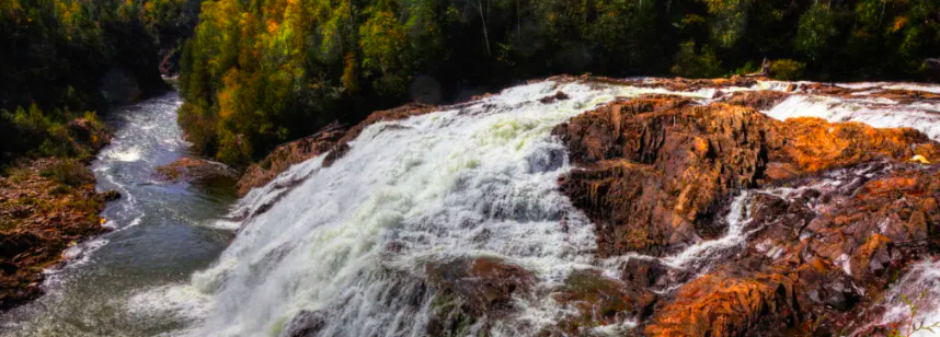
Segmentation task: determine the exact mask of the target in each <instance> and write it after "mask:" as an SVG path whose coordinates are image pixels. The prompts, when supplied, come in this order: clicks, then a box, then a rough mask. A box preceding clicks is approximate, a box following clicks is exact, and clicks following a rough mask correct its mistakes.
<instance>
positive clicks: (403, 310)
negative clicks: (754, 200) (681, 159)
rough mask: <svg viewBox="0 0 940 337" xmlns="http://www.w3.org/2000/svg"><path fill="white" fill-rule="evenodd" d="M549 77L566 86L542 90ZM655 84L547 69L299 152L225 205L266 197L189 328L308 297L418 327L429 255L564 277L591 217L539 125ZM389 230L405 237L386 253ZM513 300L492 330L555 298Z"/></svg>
mask: <svg viewBox="0 0 940 337" xmlns="http://www.w3.org/2000/svg"><path fill="white" fill-rule="evenodd" d="M559 90H560V91H563V92H565V93H566V94H567V95H568V96H569V97H570V99H567V100H560V101H557V102H554V103H551V104H542V103H539V102H538V100H539V99H540V98H542V97H545V96H548V95H552V94H554V93H555V92H557V91H559ZM656 91H662V90H661V89H635V88H626V87H608V88H602V89H596V88H591V87H588V86H586V85H583V84H578V83H569V84H561V85H558V84H555V83H552V82H542V83H537V84H531V85H526V86H520V87H516V88H512V89H508V90H506V91H504V92H503V93H502V94H500V95H497V96H493V97H491V98H487V99H484V100H482V101H480V102H476V103H475V104H473V105H471V106H467V107H463V108H460V109H454V110H449V111H440V112H437V113H434V114H429V115H423V116H418V117H412V118H409V119H406V120H402V121H397V122H390V123H378V124H375V125H372V126H369V127H368V128H366V129H365V130H364V131H363V132H362V134H361V135H360V136H359V137H358V138H357V139H356V140H355V141H353V142H352V143H351V144H350V146H351V150H350V151H349V152H348V153H347V154H346V155H345V156H344V157H342V158H341V159H339V160H338V161H336V162H335V163H334V164H333V165H332V166H331V167H327V168H325V167H322V165H321V164H322V157H320V158H316V159H313V160H310V161H307V162H305V163H302V164H300V165H297V166H295V167H293V168H291V169H290V170H289V171H287V172H285V174H283V175H282V176H281V177H279V178H278V179H277V180H276V181H275V182H273V183H271V184H269V185H268V186H266V187H264V188H261V189H257V190H255V191H252V192H251V193H250V194H249V195H248V196H246V197H245V198H243V200H242V202H241V204H240V209H239V210H236V211H235V212H234V213H236V214H252V213H256V211H257V210H258V209H261V208H268V207H269V208H268V209H266V211H264V212H263V213H261V214H259V215H256V216H251V217H249V218H248V219H247V220H245V222H244V223H242V224H240V226H241V229H240V232H239V235H238V237H237V239H236V240H235V241H234V242H233V243H232V245H231V247H230V248H228V249H227V250H226V251H225V253H224V254H223V256H222V257H221V258H220V261H219V262H218V263H217V264H216V265H215V266H214V267H212V268H210V269H208V270H205V271H203V272H200V273H197V274H196V275H195V276H194V277H193V281H192V285H185V286H181V287H184V288H185V287H194V288H195V289H197V290H198V291H200V292H201V293H202V294H203V296H202V297H203V300H204V301H205V303H204V304H203V305H196V306H190V307H192V308H194V309H193V311H195V313H194V315H196V316H200V313H202V312H203V311H208V312H209V314H208V315H207V316H206V317H201V319H203V321H202V324H201V326H198V327H195V328H193V330H191V331H188V332H187V333H190V334H192V335H207V334H211V335H216V336H271V335H276V334H277V332H278V331H280V330H281V329H283V328H284V325H285V324H286V322H288V321H289V320H290V319H291V318H293V317H294V316H295V315H297V314H298V313H299V312H300V311H301V310H316V311H321V312H326V313H327V317H329V319H328V320H327V321H326V326H325V327H324V328H323V330H322V331H323V332H322V334H323V335H327V336H375V335H384V334H385V333H389V334H394V335H416V336H420V335H422V334H423V333H424V330H423V329H424V328H425V327H426V325H427V323H428V322H427V316H428V315H427V312H428V310H431V309H432V308H431V306H430V303H431V300H432V299H433V298H432V297H433V294H431V295H424V294H423V293H421V292H420V287H418V286H417V283H418V280H421V279H423V278H424V275H423V273H424V268H425V265H426V264H427V263H428V262H433V261H446V260H448V259H452V258H456V257H475V256H495V257H500V258H503V259H505V260H506V261H507V262H509V263H513V264H517V265H520V266H522V267H524V268H525V269H527V270H530V271H533V272H534V273H535V274H536V275H537V278H538V282H539V284H540V285H542V286H550V285H552V284H558V283H560V282H561V281H562V280H563V279H564V277H566V275H567V274H568V273H569V272H570V271H572V270H574V269H577V268H585V267H588V266H590V265H591V264H592V263H593V259H594V257H593V251H594V249H595V245H596V244H595V238H594V233H593V225H591V224H590V223H589V221H588V220H587V219H586V218H585V217H584V216H583V215H582V214H581V213H580V212H579V211H577V210H575V209H574V208H573V207H572V206H571V205H570V202H569V201H568V200H567V199H566V198H565V197H564V196H563V195H562V194H561V193H560V192H559V191H558V189H557V179H558V178H559V177H560V176H561V174H563V173H565V172H567V171H568V170H569V169H570V166H569V165H568V163H567V155H566V152H565V149H564V147H563V146H562V145H561V144H560V142H558V141H557V140H556V139H554V138H553V137H551V136H550V132H551V130H552V128H553V127H554V126H556V125H558V124H560V123H562V122H564V121H566V120H567V119H568V118H570V117H573V116H576V115H578V114H580V113H581V112H584V111H586V110H588V109H592V108H594V107H596V106H597V105H598V104H601V103H605V102H608V101H610V100H612V99H614V98H615V97H618V96H630V95H635V94H639V93H645V92H656ZM684 94H685V95H691V96H694V97H699V98H703V99H704V98H705V97H708V96H707V95H709V94H708V93H684ZM291 181H294V182H291ZM294 184H296V186H293V188H284V187H283V186H286V185H294ZM282 194H286V195H282ZM275 201H276V202H275ZM562 219H564V221H565V222H566V223H567V229H564V228H563V225H562ZM219 226H221V227H231V226H232V223H231V222H222V223H220V224H219ZM392 242H395V243H398V244H400V245H403V246H404V247H405V248H404V249H403V250H402V252H401V253H390V252H389V251H388V249H387V246H388V245H389V244H390V243H392ZM164 292H165V293H168V294H169V293H170V291H168V290H164ZM175 292H176V293H179V292H180V291H179V290H175ZM168 296H170V295H168ZM416 297H417V298H416ZM519 301H523V300H522V299H519ZM154 302H159V301H154ZM169 303H178V302H174V301H169ZM171 307H172V308H168V309H169V310H174V309H178V308H177V307H178V305H175V306H171ZM520 307H523V308H526V309H525V310H522V311H521V313H520V314H518V315H517V317H514V321H515V322H516V324H512V325H509V324H494V325H493V326H492V328H491V330H492V331H491V332H492V333H493V334H494V335H495V336H500V335H514V334H518V333H524V334H527V335H528V334H532V333H534V331H535V329H537V328H538V327H539V326H541V325H543V324H545V323H546V322H550V321H551V320H552V319H553V317H555V315H557V314H559V313H557V312H555V310H557V308H554V306H553V305H552V301H539V302H537V303H523V304H521V305H520ZM206 308H208V309H206Z"/></svg>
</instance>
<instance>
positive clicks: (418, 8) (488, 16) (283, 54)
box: [180, 0, 940, 164]
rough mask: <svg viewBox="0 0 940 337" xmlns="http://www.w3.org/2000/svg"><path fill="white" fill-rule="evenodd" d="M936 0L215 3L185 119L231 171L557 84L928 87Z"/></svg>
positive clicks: (198, 42)
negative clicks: (762, 73) (765, 72)
mask: <svg viewBox="0 0 940 337" xmlns="http://www.w3.org/2000/svg"><path fill="white" fill-rule="evenodd" d="M938 13H940V1H937V0H903V1H901V0H856V1H848V0H843V1H840V0H834V1H808V0H761V1H758V0H667V1H655V0H619V1H599V0H593V1H592V0H588V1H567V0H540V1H533V0H398V1H396V0H217V1H209V2H205V3H203V9H202V15H201V20H200V24H199V26H198V28H197V29H196V33H195V37H194V38H193V39H192V40H191V41H190V42H189V43H188V45H187V47H186V51H185V53H184V60H183V62H182V66H183V69H182V70H183V71H182V78H181V82H180V86H181V89H182V91H183V94H184V96H185V98H186V100H187V103H186V105H185V107H184V109H183V110H182V114H181V117H180V122H181V123H182V125H183V127H184V128H185V130H186V131H187V133H188V136H189V139H190V140H191V141H192V142H193V143H194V144H195V145H196V148H197V149H199V150H201V151H202V152H204V153H206V154H208V155H210V156H215V157H216V158H218V159H220V160H222V161H224V162H227V163H233V164H245V163H247V162H250V161H252V160H255V159H257V158H258V157H259V156H262V155H264V154H265V153H266V152H267V151H269V150H270V149H271V148H272V147H273V146H274V145H275V144H278V143H281V142H283V141H285V140H290V139H295V138H298V137H301V136H304V135H307V134H310V133H312V132H313V131H315V130H316V129H317V128H319V127H321V126H323V125H325V124H326V123H328V122H330V121H332V120H334V119H340V120H343V121H346V122H354V121H357V120H360V119H362V118H363V117H364V116H365V115H366V114H368V113H369V112H371V111H373V110H376V109H380V108H388V107H390V106H394V105H397V104H400V103H402V102H405V101H409V100H416V101H422V102H426V103H437V102H442V101H453V100H461V99H466V98H468V97H469V96H471V95H473V94H479V93H482V92H484V91H488V90H495V89H498V88H500V87H502V86H505V85H507V84H511V83H513V82H518V81H520V80H525V79H529V78H533V77H541V76H546V75H549V74H557V73H584V72H591V73H594V74H598V75H608V76H632V75H669V74H674V75H678V76H686V77H712V76H723V75H728V74H732V73H738V74H743V73H750V72H756V71H758V70H759V69H760V66H761V61H762V60H763V59H764V58H769V59H771V60H776V61H774V62H771V63H770V64H769V65H770V66H771V67H770V68H771V69H772V70H774V71H775V72H776V74H777V75H778V77H780V78H811V79H817V80H834V79H840V80H852V79H871V78H878V79H894V78H907V79H925V78H927V77H928V76H929V73H928V71H927V70H928V69H926V68H925V67H924V66H923V64H924V59H925V58H927V57H929V56H935V55H930V54H929V53H930V52H931V51H936V50H938V49H936V48H937V47H938V46H940V42H938V40H940V36H938V22H937V20H938V19H940V17H938V16H940V14H938Z"/></svg>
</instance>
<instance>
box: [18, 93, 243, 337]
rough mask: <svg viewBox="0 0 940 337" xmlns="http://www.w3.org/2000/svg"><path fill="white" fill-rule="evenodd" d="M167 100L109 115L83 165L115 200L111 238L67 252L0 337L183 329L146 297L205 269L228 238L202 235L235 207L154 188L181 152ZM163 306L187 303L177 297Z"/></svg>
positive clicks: (190, 191)
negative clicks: (105, 139)
mask: <svg viewBox="0 0 940 337" xmlns="http://www.w3.org/2000/svg"><path fill="white" fill-rule="evenodd" d="M180 104H182V102H181V100H180V97H179V96H178V95H177V94H176V93H168V94H165V95H162V96H159V97H155V98H151V99H147V100H143V101H141V102H139V103H137V104H133V105H130V106H126V107H123V108H120V109H117V110H115V111H113V112H112V113H111V114H110V115H109V116H108V117H107V118H105V122H106V123H107V124H108V125H109V126H110V127H112V128H113V130H114V139H113V141H112V143H111V144H110V145H109V146H108V147H106V148H105V149H103V150H102V151H101V152H100V153H99V154H98V156H97V159H96V160H95V161H94V163H93V164H92V170H93V171H94V174H95V176H96V178H97V180H98V185H97V188H98V190H99V191H107V190H116V191H118V192H120V193H121V194H122V198H121V199H120V200H118V201H115V202H112V203H109V205H108V207H107V209H106V210H105V211H104V213H103V214H102V217H104V218H105V219H107V220H108V222H107V224H106V226H108V227H111V228H113V231H111V232H109V233H107V234H105V235H102V236H100V237H97V238H94V239H92V240H90V241H87V242H85V243H83V244H80V245H79V246H76V247H73V248H71V249H70V250H69V251H68V252H67V253H66V254H67V255H69V256H71V262H70V263H69V264H68V265H67V266H66V267H65V268H62V269H59V270H55V271H51V272H48V273H49V275H48V276H47V280H46V282H45V284H44V289H45V292H46V294H45V295H44V296H42V297H41V298H40V299H38V300H36V301H34V302H31V303H29V304H27V305H24V306H21V307H18V308H16V309H14V310H12V311H10V312H8V313H6V314H4V315H3V316H0V335H2V336H153V335H159V334H161V333H164V332H167V331H172V330H175V329H178V328H179V327H180V326H182V325H185V324H187V323H188V321H187V318H186V317H180V316H178V315H174V314H172V313H173V312H174V311H172V310H154V307H153V306H151V305H150V304H151V303H146V302H150V301H149V300H148V298H147V296H148V294H151V293H152V291H153V289H159V288H161V287H166V286H168V285H172V284H177V283H183V282H187V281H188V280H189V276H190V275H191V274H192V272H193V271H195V270H199V269H204V268H206V267H208V266H209V265H210V264H211V263H212V261H214V260H215V259H216V258H217V257H218V256H219V254H220V253H221V251H222V250H223V249H224V248H225V247H226V246H227V245H228V242H229V241H230V240H231V239H232V237H233V233H232V232H231V231H226V230H219V229H214V228H211V227H208V226H207V225H206V224H207V223H209V220H210V219H217V218H219V217H220V216H222V215H224V214H225V213H226V212H227V210H228V208H229V206H230V205H231V204H232V202H233V201H234V200H235V198H234V191H233V190H232V189H231V187H229V188H225V187H217V186H195V185H190V184H186V183H177V184H169V183H161V182H158V181H156V179H155V178H154V171H155V169H156V167H158V166H160V165H164V164H167V163H170V162H172V161H174V160H176V159H177V158H180V157H182V156H185V155H187V154H188V145H187V143H186V142H184V141H183V138H182V131H181V130H180V129H179V126H178V125H177V123H176V110H177V108H179V106H180ZM178 295H179V299H180V301H178V302H174V303H168V302H167V301H161V303H163V304H168V305H183V306H185V305H186V304H187V294H185V293H180V294H178Z"/></svg>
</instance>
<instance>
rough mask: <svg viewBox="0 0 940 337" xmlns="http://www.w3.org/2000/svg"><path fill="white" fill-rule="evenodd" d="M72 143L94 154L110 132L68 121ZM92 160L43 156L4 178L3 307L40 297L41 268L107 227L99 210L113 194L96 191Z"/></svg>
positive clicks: (0, 202) (0, 225)
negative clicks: (88, 163) (88, 166)
mask: <svg viewBox="0 0 940 337" xmlns="http://www.w3.org/2000/svg"><path fill="white" fill-rule="evenodd" d="M68 132H69V133H70V136H71V137H70V139H72V140H73V141H74V142H75V143H74V144H72V146H76V147H80V148H82V149H84V150H86V151H83V152H85V153H94V152H97V151H98V150H100V149H101V148H102V147H104V146H105V145H106V144H107V143H108V139H109V136H108V134H107V133H106V131H105V130H104V129H103V128H101V127H100V126H99V125H97V123H90V122H88V121H84V120H81V119H79V120H76V121H73V122H72V123H70V124H69V130H68ZM89 159H90V158H79V159H75V158H39V159H31V160H25V161H22V162H20V163H18V164H14V165H11V166H9V167H7V174H5V175H3V176H0V311H2V310H6V309H8V308H11V307H13V306H15V305H18V304H21V303H23V302H24V301H27V300H30V299H33V298H35V297H36V296H39V295H40V294H41V293H42V289H41V288H40V284H41V281H42V279H43V270H44V269H46V268H50V267H53V266H55V265H56V264H57V263H59V262H61V261H62V260H63V258H64V255H63V254H64V252H65V250H66V249H68V248H69V247H71V246H74V245H75V244H77V243H79V242H81V241H83V240H85V239H88V238H90V237H92V236H94V235H98V234H101V233H103V232H105V231H106V230H107V228H105V227H103V226H102V225H103V224H104V222H105V219H101V218H99V216H98V214H99V213H101V211H102V210H104V206H105V203H106V201H109V200H113V199H116V198H119V197H120V195H118V194H117V193H115V192H108V193H97V192H96V191H95V177H94V175H92V173H91V171H90V170H89V169H88V168H87V167H86V165H87V160H89Z"/></svg>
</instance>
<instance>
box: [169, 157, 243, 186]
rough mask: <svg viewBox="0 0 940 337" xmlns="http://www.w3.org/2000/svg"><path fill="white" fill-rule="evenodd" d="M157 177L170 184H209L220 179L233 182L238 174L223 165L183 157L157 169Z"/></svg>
mask: <svg viewBox="0 0 940 337" xmlns="http://www.w3.org/2000/svg"><path fill="white" fill-rule="evenodd" d="M156 176H157V178H158V179H160V180H164V181H169V182H180V181H186V182H191V181H192V182H209V181H213V180H219V179H224V180H227V181H232V180H234V179H235V177H236V176H237V173H236V172H235V170H233V169H231V168H229V167H228V166H225V164H222V163H217V162H211V161H207V160H203V159H196V158H191V157H183V158H180V159H177V160H176V161H174V162H172V163H169V164H167V165H163V166H160V167H157V172H156Z"/></svg>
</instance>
